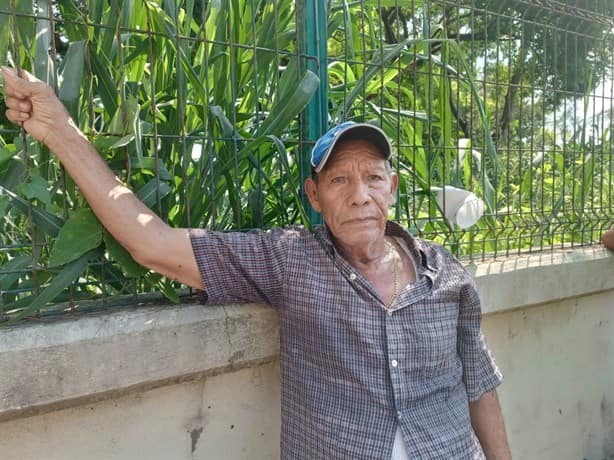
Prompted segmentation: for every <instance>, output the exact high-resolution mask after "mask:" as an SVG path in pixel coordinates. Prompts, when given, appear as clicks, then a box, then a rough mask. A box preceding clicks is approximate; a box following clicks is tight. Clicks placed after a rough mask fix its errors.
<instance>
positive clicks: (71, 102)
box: [59, 40, 85, 120]
mask: <svg viewBox="0 0 614 460" xmlns="http://www.w3.org/2000/svg"><path fill="white" fill-rule="evenodd" d="M84 64H85V42H84V41H83V40H81V41H78V42H72V43H70V44H69V45H68V51H67V52H66V56H65V57H64V61H63V63H62V69H61V71H62V85H61V86H60V93H59V98H60V100H61V101H62V102H63V103H64V105H65V106H66V109H67V110H68V113H70V115H71V117H73V119H74V120H77V119H78V113H79V97H80V96H81V82H82V80H83V66H84Z"/></svg>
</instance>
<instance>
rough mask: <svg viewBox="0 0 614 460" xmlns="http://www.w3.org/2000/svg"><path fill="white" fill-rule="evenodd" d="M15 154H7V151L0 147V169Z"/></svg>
mask: <svg viewBox="0 0 614 460" xmlns="http://www.w3.org/2000/svg"><path fill="white" fill-rule="evenodd" d="M14 155H15V154H14V153H13V152H9V151H8V150H6V149H4V148H2V147H0V168H2V166H4V165H5V164H6V163H8V161H9V160H10V159H11V158H13V156H14Z"/></svg>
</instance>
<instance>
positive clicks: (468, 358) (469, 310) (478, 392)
mask: <svg viewBox="0 0 614 460" xmlns="http://www.w3.org/2000/svg"><path fill="white" fill-rule="evenodd" d="M462 270H463V272H464V275H465V282H464V283H463V284H462V285H461V289H460V296H459V316H458V336H457V337H458V352H459V354H460V357H461V361H462V364H463V381H464V383H465V387H466V388H467V396H468V398H469V401H470V402H473V401H476V400H478V399H479V398H480V396H482V395H483V394H484V393H487V392H489V391H491V390H493V389H494V388H496V387H497V386H498V385H499V384H500V383H501V382H502V381H503V376H502V374H501V371H500V370H499V368H498V367H497V364H496V363H495V360H494V358H493V355H492V353H491V351H490V349H489V348H488V345H487V343H486V339H485V337H484V334H483V332H482V328H481V320H482V309H481V305H480V299H479V297H478V293H477V289H476V286H475V282H474V280H473V278H472V277H471V276H470V275H469V273H467V272H466V271H465V270H464V269H462Z"/></svg>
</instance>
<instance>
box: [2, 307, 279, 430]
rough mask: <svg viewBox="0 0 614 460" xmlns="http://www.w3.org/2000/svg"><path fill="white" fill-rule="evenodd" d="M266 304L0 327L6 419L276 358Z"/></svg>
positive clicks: (272, 318) (273, 324) (272, 319)
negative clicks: (7, 327)
mask: <svg viewBox="0 0 614 460" xmlns="http://www.w3.org/2000/svg"><path fill="white" fill-rule="evenodd" d="M278 331H279V327H278V320H277V316H276V314H275V312H274V311H272V309H271V308H269V307H266V306H257V305H251V306H240V307H238V306H226V307H214V308H212V307H203V306H201V305H185V306H182V307H180V308H179V307H178V308H162V307H148V308H141V309H137V310H132V311H124V312H115V313H111V314H106V315H97V316H89V317H82V318H80V319H78V320H69V321H60V322H54V323H51V324H42V325H41V324H39V325H32V326H27V327H16V328H12V329H5V330H2V329H0V420H6V419H9V418H13V417H15V416H24V415H31V414H34V413H37V412H41V411H47V410H51V409H60V408H63V407H68V406H70V405H74V404H77V403H81V402H84V401H91V400H92V399H101V398H105V397H110V396H112V395H113V394H117V393H122V392H125V391H127V390H131V389H133V388H135V387H140V388H153V387H157V386H161V385H167V384H169V383H176V382H180V381H185V380H187V379H194V378H198V377H200V376H205V375H211V374H216V373H220V372H224V371H228V370H232V369H238V368H241V367H245V366H251V365H254V364H258V363H261V362H267V361H271V360H273V359H276V357H277V355H278V352H279V332H278Z"/></svg>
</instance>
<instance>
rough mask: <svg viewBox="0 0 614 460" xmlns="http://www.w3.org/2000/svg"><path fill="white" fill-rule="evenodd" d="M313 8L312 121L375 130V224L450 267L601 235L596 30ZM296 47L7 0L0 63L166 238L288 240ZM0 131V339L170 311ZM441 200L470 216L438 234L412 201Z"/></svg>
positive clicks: (296, 183)
mask: <svg viewBox="0 0 614 460" xmlns="http://www.w3.org/2000/svg"><path fill="white" fill-rule="evenodd" d="M328 3H329V4H330V11H329V18H328V19H329V21H328V79H329V87H328V88H322V89H323V90H326V92H327V94H328V104H329V107H328V111H329V114H330V120H329V122H330V124H334V123H338V122H340V121H343V120H346V119H355V120H365V121H372V122H376V123H379V124H381V126H382V127H383V128H384V129H385V130H386V131H387V132H388V134H389V135H390V136H391V138H392V139H393V141H394V143H395V145H397V146H398V152H397V153H398V155H397V158H396V163H395V167H396V170H397V171H398V172H399V176H400V181H399V183H400V190H399V199H398V205H397V207H396V209H395V211H394V212H395V215H394V217H395V218H396V219H398V220H400V221H402V222H403V223H405V224H406V225H407V226H408V227H410V228H411V229H412V231H414V232H415V233H418V234H421V235H424V236H426V237H429V238H433V239H436V240H439V241H441V242H443V243H445V244H447V245H448V246H449V247H450V248H451V249H452V250H453V251H455V252H456V253H457V254H459V255H467V254H475V253H481V254H486V253H492V254H497V253H501V252H505V253H507V252H510V251H519V250H522V249H533V248H543V247H553V246H555V245H560V244H563V243H572V244H573V243H580V244H583V243H586V242H590V241H593V240H596V239H597V238H598V235H597V232H598V230H600V229H601V228H602V227H605V226H606V225H608V222H611V215H612V213H611V206H612V205H611V191H610V190H611V184H612V177H611V176H612V142H611V131H610V130H609V129H605V128H604V127H605V126H606V123H605V122H604V121H601V122H600V123H601V124H599V123H597V120H591V114H590V113H589V105H590V99H591V98H589V97H588V95H589V94H590V91H591V90H592V89H593V88H594V87H595V86H597V85H598V83H599V82H600V81H602V80H603V79H604V78H606V77H611V75H610V76H608V75H607V69H611V68H612V67H611V66H612V52H611V49H612V46H611V45H612V39H611V37H609V36H608V33H609V29H608V28H607V27H606V26H605V25H604V23H603V22H602V21H600V20H599V18H600V17H601V16H596V19H595V18H593V19H591V17H583V18H582V20H581V24H582V33H579V32H578V30H577V28H575V29H574V28H572V29H571V30H566V29H569V28H570V27H571V26H572V25H573V21H572V22H570V16H569V14H566V13H564V12H563V13H561V12H558V11H553V10H548V9H545V8H543V7H541V6H535V7H529V6H527V2H520V1H515V0H509V1H505V2H491V1H489V0H485V1H481V2H471V4H469V2H466V3H467V5H464V3H465V2H459V4H458V5H457V6H456V7H454V8H452V7H445V6H444V5H443V4H440V3H437V2H428V1H414V2H411V6H409V4H408V6H407V7H405V6H404V7H398V5H399V4H401V2H397V1H381V0H379V1H370V0H369V1H364V2H341V1H332V2H328ZM565 3H566V4H568V5H569V7H570V8H571V7H575V8H578V7H580V8H584V11H586V5H581V4H580V3H581V2H577V1H576V2H573V1H567V2H565ZM602 3H603V5H601V6H600V8H602V10H600V14H601V15H603V16H604V17H605V16H607V15H609V16H611V13H612V12H613V10H614V8H612V3H613V2H612V1H610V0H608V1H606V2H602ZM2 8H5V9H2ZM34 8H36V10H35V9H34ZM411 8H413V9H411ZM49 11H51V12H52V15H53V16H55V17H56V18H59V19H62V20H61V21H57V22H55V23H54V27H53V28H51V27H50V24H49V21H48V20H47V18H48V16H49V14H48V13H49ZM32 12H34V13H36V14H38V15H39V16H40V18H39V19H38V20H36V21H34V20H32V19H31V16H30V13H32ZM13 13H16V14H13ZM522 18H528V19H530V20H528V21H523V20H521V19H522ZM302 26H303V25H302V24H298V25H297V24H296V11H295V7H294V2H292V1H290V0H288V1H285V2H266V1H256V0H218V1H186V2H167V1H164V2H162V1H155V0H148V1H117V0H87V1H76V0H56V1H54V2H48V1H45V0H38V1H37V2H31V1H30V0H11V5H10V8H9V9H6V7H0V45H2V44H5V46H4V47H2V46H0V50H5V49H6V50H8V53H7V54H5V55H2V59H3V62H7V61H8V62H9V63H10V64H11V65H13V66H16V67H22V68H28V69H34V70H35V72H36V74H37V75H38V76H39V77H40V78H43V79H45V80H46V81H48V82H49V83H50V84H52V85H53V86H55V87H56V88H57V90H58V94H59V96H60V98H61V100H62V101H63V102H64V103H65V105H66V106H67V108H68V110H69V111H70V113H71V115H72V116H73V118H74V119H75V120H76V121H77V123H78V124H79V126H80V127H81V128H82V129H83V130H84V132H86V134H87V135H88V136H89V138H90V139H91V140H92V142H93V143H94V144H95V146H96V147H97V149H98V151H99V152H100V154H101V155H102V156H103V157H104V158H105V160H106V161H107V162H108V164H109V165H110V166H111V168H112V169H113V170H114V171H115V172H116V174H117V175H118V176H119V177H120V178H121V179H122V180H123V181H125V182H126V183H127V184H128V185H129V186H130V187H131V188H132V189H133V190H135V192H136V193H137V195H138V196H139V197H140V198H141V199H142V200H143V202H144V203H145V204H146V205H147V206H149V207H150V208H152V209H153V210H154V211H155V212H156V213H158V214H159V215H161V217H162V218H163V219H164V220H166V221H167V222H168V223H169V224H170V225H172V226H177V227H179V226H181V227H207V228H212V229H218V230H244V229H248V228H253V227H262V228H269V227H273V226H283V225H288V224H294V223H299V224H305V225H309V221H308V212H307V211H306V210H305V209H304V207H303V204H302V203H303V201H302V196H301V194H300V186H301V180H302V179H304V177H300V174H299V171H300V168H299V164H301V163H302V162H303V161H302V158H303V156H304V155H307V154H308V152H309V146H310V141H313V139H304V138H303V137H302V136H303V131H302V124H303V123H302V122H303V121H305V120H304V119H303V118H302V117H304V115H302V114H303V110H304V109H305V107H306V105H307V104H308V103H309V102H310V100H311V99H312V98H313V96H314V94H315V93H316V91H317V90H318V89H320V87H321V83H320V81H319V79H318V77H317V76H316V74H314V73H312V72H310V71H308V70H306V69H305V62H304V59H302V58H301V56H300V52H301V47H300V46H299V45H300V44H299V43H297V42H296V40H297V36H300V34H298V33H297V29H298V30H300V27H302ZM562 26H564V27H562ZM608 27H611V25H610V26H608ZM52 31H53V32H55V35H52ZM34 37H36V38H34ZM315 38H317V39H322V37H314V39H315ZM52 44H53V46H52ZM49 49H54V50H55V51H56V53H55V54H53V53H52V54H51V55H50V54H49ZM582 99H584V104H580V108H579V109H578V113H580V117H579V118H580V119H581V120H582V123H577V121H576V120H575V119H576V109H575V108H574V109H573V118H574V122H573V123H569V122H568V121H567V120H568V119H569V117H570V111H569V110H567V109H566V107H568V105H569V106H571V105H573V106H574V107H575V106H576V103H577V101H578V100H582ZM561 107H563V108H564V110H563V114H562V115H561V114H560V110H561ZM557 109H558V111H557ZM1 117H4V115H0V136H1V137H0V249H2V250H3V251H2V252H0V320H1V319H2V318H1V317H2V315H6V316H8V317H9V318H11V319H18V318H22V317H27V316H31V315H33V314H36V313H37V312H41V311H46V310H57V309H59V308H64V306H66V305H68V308H70V309H73V308H77V309H78V308H79V304H80V302H82V301H84V300H85V299H91V298H96V297H99V296H125V295H129V296H136V295H137V294H138V293H146V292H161V293H163V294H164V296H166V297H167V298H168V299H170V300H171V301H174V302H176V301H178V300H179V291H178V289H179V286H178V285H177V284H176V283H174V282H172V281H170V280H167V279H165V278H162V277H161V276H159V275H157V274H154V273H150V272H148V271H147V270H145V269H143V268H142V267H140V266H139V265H138V264H136V262H134V260H132V258H131V257H130V255H129V254H128V253H127V252H126V251H125V250H124V249H123V248H121V247H120V246H119V244H118V243H117V242H116V241H115V240H114V239H113V238H112V237H111V236H110V235H109V234H108V233H107V232H106V231H105V230H104V229H102V228H101V226H100V224H99V223H98V221H97V220H96V219H95V217H94V216H93V214H92V213H91V211H90V210H89V207H88V206H87V203H85V201H84V199H83V197H82V196H81V195H80V194H79V192H78V190H77V189H76V187H75V185H74V183H73V182H72V180H71V179H70V178H69V177H67V176H66V174H64V172H63V170H62V169H61V167H60V166H59V165H58V163H57V162H56V161H55V160H54V159H53V158H52V157H51V156H50V154H49V152H47V150H46V149H45V148H44V147H42V146H40V145H38V144H36V143H33V142H32V141H31V140H30V139H29V138H28V137H26V136H23V135H22V134H21V133H20V132H19V131H18V130H17V129H15V127H14V126H11V125H9V124H8V122H7V121H6V118H1ZM552 119H554V120H561V119H564V120H565V122H564V123H563V126H562V127H561V126H560V125H557V124H556V123H554V122H550V120H552ZM595 126H597V128H595ZM561 139H563V140H564V142H561ZM443 185H453V186H456V187H461V188H466V189H469V190H472V191H473V192H474V193H476V194H477V195H478V196H480V197H482V198H483V199H484V201H485V202H486V205H487V209H488V212H487V216H486V217H485V218H484V219H482V220H481V221H480V222H479V223H478V224H477V225H476V226H475V227H473V228H472V229H470V230H468V231H459V230H458V229H456V228H454V226H453V224H451V223H450V222H448V221H446V220H445V219H444V218H443V216H442V212H441V209H439V208H438V206H437V204H436V203H435V200H434V199H433V197H434V195H433V187H441V186H443ZM591 222H592V223H591ZM52 301H53V302H55V303H56V304H58V305H61V306H60V307H58V306H51V305H50V302H52Z"/></svg>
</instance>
